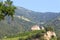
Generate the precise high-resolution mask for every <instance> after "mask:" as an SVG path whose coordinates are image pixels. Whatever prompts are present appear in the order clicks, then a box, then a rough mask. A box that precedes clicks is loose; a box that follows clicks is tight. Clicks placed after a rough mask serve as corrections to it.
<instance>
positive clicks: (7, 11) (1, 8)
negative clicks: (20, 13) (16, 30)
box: [0, 0, 16, 20]
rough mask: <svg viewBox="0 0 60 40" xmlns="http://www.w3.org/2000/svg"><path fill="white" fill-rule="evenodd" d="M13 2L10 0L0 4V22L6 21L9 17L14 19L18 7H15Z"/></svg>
mask: <svg viewBox="0 0 60 40" xmlns="http://www.w3.org/2000/svg"><path fill="white" fill-rule="evenodd" d="M12 3H13V2H12V1H10V0H7V1H5V2H4V3H3V2H0V20H2V19H4V18H5V17H6V16H7V15H8V16H11V17H12V18H13V15H14V13H15V9H16V7H15V6H13V4H12Z"/></svg>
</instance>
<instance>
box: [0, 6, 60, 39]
mask: <svg viewBox="0 0 60 40" xmlns="http://www.w3.org/2000/svg"><path fill="white" fill-rule="evenodd" d="M58 16H60V13H54V12H44V13H42V12H35V11H32V10H28V9H25V8H23V7H17V9H16V10H15V15H14V20H11V17H8V16H7V17H6V19H5V20H2V21H0V38H1V37H3V36H10V35H16V34H18V33H21V32H26V31H30V28H31V27H32V26H33V25H36V24H37V25H45V24H49V22H51V24H52V20H55V19H57V17H58ZM58 24H59V23H58ZM55 27H56V26H55ZM58 27H59V26H58ZM56 28H57V27H56Z"/></svg>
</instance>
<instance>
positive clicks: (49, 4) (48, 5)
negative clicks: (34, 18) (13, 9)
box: [12, 0, 60, 12]
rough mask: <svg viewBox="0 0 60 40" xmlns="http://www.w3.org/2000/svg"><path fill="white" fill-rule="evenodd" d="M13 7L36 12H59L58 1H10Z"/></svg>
mask: <svg viewBox="0 0 60 40" xmlns="http://www.w3.org/2000/svg"><path fill="white" fill-rule="evenodd" d="M12 1H13V2H14V5H15V6H20V7H24V8H26V9H29V10H33V11H37V12H60V0H12Z"/></svg>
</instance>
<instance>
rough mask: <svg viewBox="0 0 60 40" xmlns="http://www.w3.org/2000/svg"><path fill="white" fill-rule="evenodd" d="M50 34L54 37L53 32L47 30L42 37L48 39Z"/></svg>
mask: <svg viewBox="0 0 60 40" xmlns="http://www.w3.org/2000/svg"><path fill="white" fill-rule="evenodd" d="M52 36H53V37H56V34H55V32H52V31H47V32H46V34H44V39H46V40H50V39H51V38H52Z"/></svg>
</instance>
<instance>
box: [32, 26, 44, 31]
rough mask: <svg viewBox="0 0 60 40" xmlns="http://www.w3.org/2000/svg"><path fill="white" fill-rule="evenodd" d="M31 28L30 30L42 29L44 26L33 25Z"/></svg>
mask: <svg viewBox="0 0 60 40" xmlns="http://www.w3.org/2000/svg"><path fill="white" fill-rule="evenodd" d="M31 30H32V31H33V30H44V27H43V26H42V27H40V26H39V25H34V26H32V27H31Z"/></svg>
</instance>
